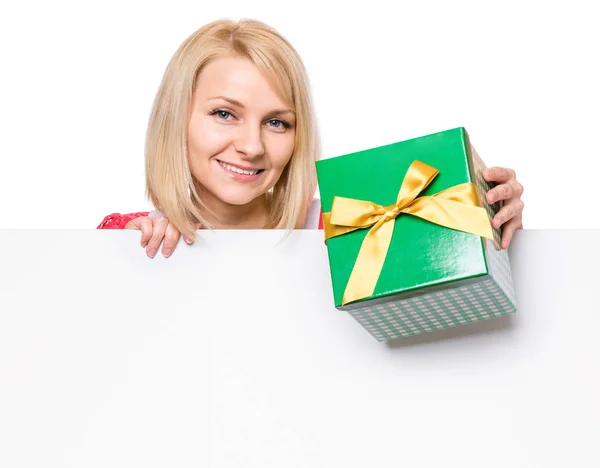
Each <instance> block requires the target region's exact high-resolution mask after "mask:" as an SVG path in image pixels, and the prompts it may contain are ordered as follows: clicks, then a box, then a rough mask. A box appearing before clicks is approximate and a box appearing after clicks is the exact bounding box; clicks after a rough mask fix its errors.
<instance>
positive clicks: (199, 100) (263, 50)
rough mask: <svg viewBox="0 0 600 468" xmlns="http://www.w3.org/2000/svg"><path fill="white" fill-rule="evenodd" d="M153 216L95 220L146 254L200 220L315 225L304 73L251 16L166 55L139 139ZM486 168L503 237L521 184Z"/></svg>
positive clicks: (189, 237) (167, 248) (283, 43)
mask: <svg viewBox="0 0 600 468" xmlns="http://www.w3.org/2000/svg"><path fill="white" fill-rule="evenodd" d="M145 157H146V188H147V194H148V196H149V198H150V200H151V202H152V203H153V205H154V207H155V208H156V209H155V210H154V211H153V212H150V213H133V214H128V215H124V216H122V215H120V214H118V213H114V214H112V215H109V216H107V217H106V218H105V219H104V221H103V222H102V223H101V224H100V226H98V227H99V228H101V229H111V228H113V229H122V228H128V229H138V230H141V231H142V240H141V244H142V246H143V247H144V248H146V252H147V254H148V255H149V256H150V257H153V256H154V255H155V254H156V252H157V251H158V249H159V247H160V245H161V243H163V240H164V243H163V248H162V252H163V255H165V256H169V255H170V254H171V253H172V252H173V249H174V248H175V246H176V244H177V242H178V240H179V238H180V236H181V234H183V236H184V239H185V240H186V242H188V243H191V242H193V240H194V238H195V235H196V229H204V228H216V229H297V228H309V229H315V228H322V220H321V216H320V204H319V201H318V200H316V199H314V194H315V191H316V186H317V177H316V172H315V161H316V160H317V159H319V157H320V147H319V135H318V129H317V127H316V125H315V119H314V113H313V105H312V102H311V97H310V92H309V84H308V78H307V74H306V70H305V68H304V65H303V63H302V60H301V59H300V56H299V55H298V53H297V52H296V50H295V49H294V48H293V47H292V46H291V44H290V43H289V42H288V41H287V40H286V39H284V38H283V37H282V36H281V35H280V34H279V33H277V32H276V31H275V30H274V29H272V28H271V27H269V26H267V25H265V24H264V23H261V22H258V21H251V20H244V21H240V22H233V21H228V20H221V21H215V22H213V23H210V24H207V25H205V26H203V27H202V28H200V29H199V30H197V31H196V32H194V33H193V34H192V35H191V36H190V37H189V38H187V39H186V40H185V41H184V42H183V44H182V45H181V46H180V47H179V49H178V50H177V51H176V53H175V55H174V56H173V58H172V59H171V61H170V62H169V64H168V66H167V69H166V71H165V74H164V76H163V79H162V82H161V84H160V87H159V89H158V92H157V94H156V98H155V101H154V105H153V108H152V113H151V115H150V121H149V123H148V130H147V136H146V150H145ZM506 174H509V175H510V174H513V175H514V172H512V171H509V170H506V169H503V168H494V169H491V170H489V171H488V172H487V173H486V174H485V177H486V178H487V180H490V181H497V182H500V185H499V186H498V187H496V188H495V189H493V190H492V191H490V193H488V201H490V203H491V202H492V200H491V198H494V197H497V198H496V199H495V200H493V201H499V200H504V201H506V202H507V204H506V205H507V206H505V208H503V209H502V210H501V211H500V212H499V213H498V215H497V219H496V220H495V222H496V223H500V224H502V223H507V225H506V228H507V230H506V232H507V235H506V238H505V243H506V245H508V242H510V237H511V236H512V232H513V231H514V230H515V229H518V228H520V227H521V224H520V220H521V211H522V208H523V207H522V203H521V202H520V195H521V192H522V187H520V185H519V184H518V182H517V181H516V179H515V178H514V177H513V176H511V177H504V175H506Z"/></svg>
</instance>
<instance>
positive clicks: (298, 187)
mask: <svg viewBox="0 0 600 468" xmlns="http://www.w3.org/2000/svg"><path fill="white" fill-rule="evenodd" d="M231 54H236V55H238V56H242V57H245V58H248V59H249V60H251V61H252V62H253V63H254V65H255V66H257V67H258V68H259V70H261V72H262V73H263V74H264V75H265V77H266V79H267V80H268V81H269V82H270V83H271V85H272V86H273V87H274V88H275V90H276V91H277V92H278V93H279V95H280V97H281V99H283V100H284V101H286V103H287V104H288V105H290V106H291V107H292V108H293V109H294V111H295V113H296V128H295V130H296V134H295V135H296V136H295V138H296V141H295V145H294V152H293V154H292V157H291V159H290V161H289V163H288V165H287V166H286V168H285V170H284V171H283V173H282V175H281V177H280V179H279V180H278V181H277V183H276V184H275V186H274V187H273V190H272V197H271V203H270V213H269V217H268V221H267V224H266V226H265V228H271V229H295V228H299V227H301V225H302V223H303V222H304V219H305V218H306V215H307V210H308V206H309V203H310V202H311V200H312V197H313V195H314V193H315V190H316V186H317V179H316V173H315V161H316V160H317V159H319V157H320V144H319V136H318V130H317V126H316V121H315V116H314V111H313V105H312V102H311V97H310V91H309V83H308V77H307V74H306V70H305V68H304V65H303V63H302V60H301V58H300V56H299V55H298V53H297V52H296V50H295V49H294V48H293V47H292V45H291V44H290V43H289V42H288V41H287V40H286V39H285V38H283V37H282V36H281V35H280V34H279V33H278V32H276V31H275V30H274V29H273V28H271V27H269V26H267V25H265V24H264V23H261V22H259V21H253V20H241V21H239V22H234V21H231V20H219V21H214V22H212V23H209V24H207V25H205V26H203V27H202V28H200V29H198V30H197V31H196V32H194V33H193V34H192V35H191V36H189V37H188V38H187V39H186V40H185V41H184V42H183V44H181V46H180V47H179V49H178V50H177V51H176V52H175V54H174V56H173V57H172V59H171V61H170V62H169V64H168V66H167V68H166V70H165V73H164V76H163V78H162V82H161V84H160V86H159V88H158V91H157V94H156V97H155V100H154V104H153V106H152V111H151V114H150V119H149V123H148V129H147V134H146V148H145V156H146V192H147V196H148V197H149V199H150V200H151V202H152V203H153V204H154V206H155V207H156V208H157V209H158V210H160V211H161V212H162V213H164V214H165V216H167V217H168V218H169V221H170V222H171V223H173V225H174V226H175V227H176V228H177V229H178V230H179V231H180V232H181V233H182V234H184V235H186V236H188V237H190V238H194V237H195V229H196V228H195V223H201V224H202V225H203V226H205V227H207V228H210V227H211V226H210V225H209V223H207V221H206V220H205V219H203V217H202V214H201V210H200V208H201V207H204V205H203V204H202V200H201V199H200V197H199V196H198V193H197V192H196V189H195V185H194V179H193V175H192V173H191V171H190V166H189V161H188V148H187V131H188V122H189V117H190V109H191V103H192V96H193V93H194V90H195V86H196V82H197V78H198V75H199V73H200V72H201V71H202V69H203V67H204V66H206V64H207V63H208V62H209V61H210V60H212V59H214V58H216V57H219V56H223V55H231Z"/></svg>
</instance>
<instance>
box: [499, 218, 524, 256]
mask: <svg viewBox="0 0 600 468" xmlns="http://www.w3.org/2000/svg"><path fill="white" fill-rule="evenodd" d="M518 229H523V223H522V222H521V216H517V217H515V218H513V219H511V220H510V221H509V222H508V223H507V224H506V226H504V229H503V231H502V248H503V249H508V246H509V245H510V242H511V241H512V238H513V235H514V233H515V231H517V230H518Z"/></svg>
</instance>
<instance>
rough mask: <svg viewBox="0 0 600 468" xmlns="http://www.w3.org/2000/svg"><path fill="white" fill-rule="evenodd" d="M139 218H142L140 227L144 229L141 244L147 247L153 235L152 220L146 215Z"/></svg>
mask: <svg viewBox="0 0 600 468" xmlns="http://www.w3.org/2000/svg"><path fill="white" fill-rule="evenodd" d="M138 219H140V229H141V230H142V239H141V241H140V244H141V245H142V247H146V245H148V242H149V241H150V238H151V237H152V231H153V229H152V220H151V219H150V218H148V217H146V216H144V217H143V218H138Z"/></svg>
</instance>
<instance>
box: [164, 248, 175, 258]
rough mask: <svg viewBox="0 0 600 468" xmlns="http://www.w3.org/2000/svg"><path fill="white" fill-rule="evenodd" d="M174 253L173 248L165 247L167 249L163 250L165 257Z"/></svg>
mask: <svg viewBox="0 0 600 468" xmlns="http://www.w3.org/2000/svg"><path fill="white" fill-rule="evenodd" d="M172 253H173V250H172V249H165V250H163V255H164V256H165V257H168V256H169V255H171V254H172Z"/></svg>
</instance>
